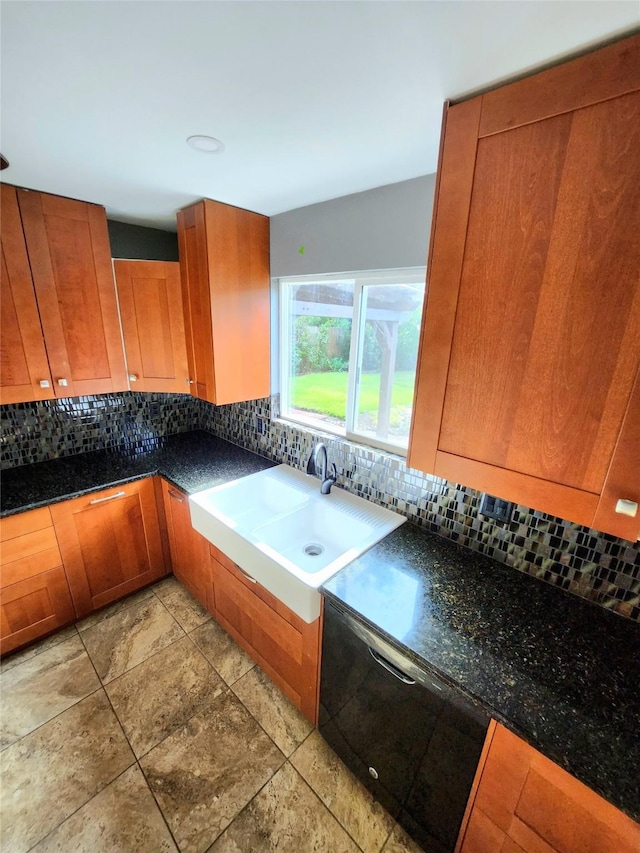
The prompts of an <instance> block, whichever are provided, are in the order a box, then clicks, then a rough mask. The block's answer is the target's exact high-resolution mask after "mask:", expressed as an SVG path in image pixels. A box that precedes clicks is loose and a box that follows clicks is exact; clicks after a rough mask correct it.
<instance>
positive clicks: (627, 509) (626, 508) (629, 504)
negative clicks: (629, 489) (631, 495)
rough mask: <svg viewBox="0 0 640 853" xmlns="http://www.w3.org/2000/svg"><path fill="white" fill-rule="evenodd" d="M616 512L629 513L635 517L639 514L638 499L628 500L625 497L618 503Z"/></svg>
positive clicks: (631, 516) (620, 513)
mask: <svg viewBox="0 0 640 853" xmlns="http://www.w3.org/2000/svg"><path fill="white" fill-rule="evenodd" d="M616 512H617V513H618V514H619V515H628V516H629V517H630V518H635V517H636V515H637V514H638V504H637V502H636V501H627V500H625V499H624V498H620V500H619V501H618V502H617V504H616Z"/></svg>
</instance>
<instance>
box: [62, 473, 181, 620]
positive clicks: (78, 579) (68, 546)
mask: <svg viewBox="0 0 640 853" xmlns="http://www.w3.org/2000/svg"><path fill="white" fill-rule="evenodd" d="M154 479H155V478H152V477H149V478H147V479H145V480H136V481H135V482H133V483H125V484H124V485H122V486H113V487H112V488H110V489H104V490H103V491H100V492H93V493H91V494H89V495H84V496H82V497H79V498H74V499H73V500H70V501H64V502H63V503H59V504H54V505H53V506H52V507H51V516H52V518H53V523H54V525H55V529H56V534H57V537H58V543H59V545H60V552H61V554H62V559H63V562H64V566H65V569H66V572H67V578H68V579H69V586H70V588H71V595H72V597H73V603H74V605H75V608H76V613H77V616H78V618H81V617H83V616H86V615H87V614H88V613H91V612H93V611H94V610H98V609H99V608H101V607H104V606H105V605H106V604H110V603H111V602H113V601H117V599H119V598H123V597H124V596H125V595H129V593H131V592H135V590H137V589H140V588H142V587H143V586H146V585H147V584H149V583H151V582H152V581H154V580H156V579H157V578H160V577H162V576H163V575H165V574H167V573H168V572H169V568H168V565H167V559H166V557H167V555H166V554H165V549H164V548H163V544H162V536H161V528H160V522H159V518H158V510H157V507H156V493H155V486H154Z"/></svg>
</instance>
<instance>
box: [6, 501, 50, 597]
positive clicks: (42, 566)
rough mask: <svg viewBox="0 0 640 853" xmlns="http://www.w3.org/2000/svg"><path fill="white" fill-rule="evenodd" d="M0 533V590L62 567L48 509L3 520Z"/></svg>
mask: <svg viewBox="0 0 640 853" xmlns="http://www.w3.org/2000/svg"><path fill="white" fill-rule="evenodd" d="M0 530H1V535H2V545H1V546H0V586H2V587H3V588H4V587H6V586H11V585H12V584H15V583H19V582H20V581H23V580H27V579H28V578H31V577H35V576H36V575H39V574H42V572H47V571H49V570H50V569H53V568H55V567H56V566H60V565H61V564H62V557H61V556H60V549H59V547H58V540H57V538H56V534H55V531H54V529H53V524H52V521H51V513H50V512H49V510H48V509H47V508H44V509H37V510H34V511H33V512H25V513H20V514H19V515H15V516H10V517H9V518H4V519H2V524H1V525H0Z"/></svg>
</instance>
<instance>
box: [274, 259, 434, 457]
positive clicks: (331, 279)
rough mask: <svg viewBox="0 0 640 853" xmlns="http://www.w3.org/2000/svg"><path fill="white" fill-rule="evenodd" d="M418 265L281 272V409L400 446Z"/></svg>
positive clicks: (404, 437) (421, 275)
mask: <svg viewBox="0 0 640 853" xmlns="http://www.w3.org/2000/svg"><path fill="white" fill-rule="evenodd" d="M424 281H425V269H424V267H420V268H416V269H410V270H396V271H393V270H392V271H385V272H384V273H378V272H364V273H348V274H344V275H323V276H314V277H300V278H282V279H280V311H281V326H280V328H281V337H280V341H281V359H280V394H281V416H282V417H283V418H285V419H287V420H292V421H296V422H297V423H301V424H305V425H307V426H313V427H317V428H320V429H323V430H327V431H329V432H335V433H338V434H340V435H345V436H346V437H347V438H353V439H356V440H358V441H363V442H365V443H366V444H371V445H374V446H376V447H382V448H385V449H388V450H391V451H393V452H395V453H398V452H400V453H404V452H405V451H406V448H407V445H408V441H409V426H410V423H411V410H412V406H413V386H414V383H415V373H416V362H417V357H418V341H419V338H420V319H421V316H422V302H423V299H424V288H425V285H424Z"/></svg>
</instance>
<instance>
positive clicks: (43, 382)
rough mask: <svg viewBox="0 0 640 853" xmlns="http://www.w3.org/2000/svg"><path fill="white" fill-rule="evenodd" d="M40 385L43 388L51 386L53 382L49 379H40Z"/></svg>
mask: <svg viewBox="0 0 640 853" xmlns="http://www.w3.org/2000/svg"><path fill="white" fill-rule="evenodd" d="M40 387H41V388H51V383H50V382H49V380H48V379H41V380H40Z"/></svg>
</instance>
